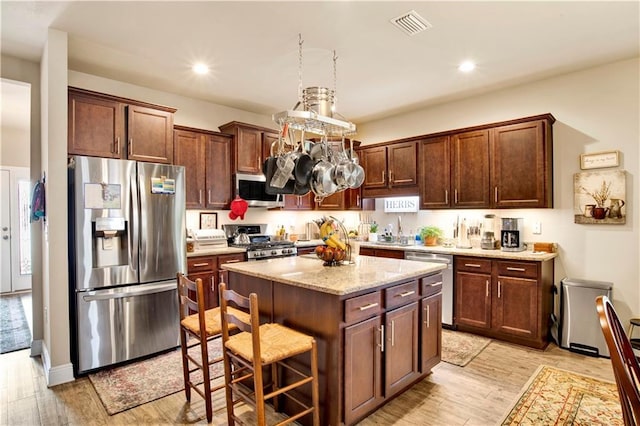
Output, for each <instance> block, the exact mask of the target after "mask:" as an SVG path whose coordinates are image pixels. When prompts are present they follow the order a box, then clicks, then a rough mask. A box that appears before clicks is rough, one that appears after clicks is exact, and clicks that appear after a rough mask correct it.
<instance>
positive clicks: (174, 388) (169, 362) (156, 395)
mask: <svg viewBox="0 0 640 426" xmlns="http://www.w3.org/2000/svg"><path fill="white" fill-rule="evenodd" d="M189 353H190V354H191V355H192V356H193V357H194V358H196V359H197V360H200V348H199V346H196V347H193V348H190V349H189ZM221 354H222V352H221V345H220V339H216V340H213V341H210V342H209V358H214V357H219V356H220V355H221ZM191 365H192V364H191ZM195 374H199V372H197V373H193V375H195ZM210 374H211V377H217V376H220V375H223V374H224V369H223V367H222V363H219V364H216V365H214V366H213V367H212V368H211V370H210ZM89 380H90V381H91V384H93V387H94V388H95V390H96V392H97V393H98V396H99V397H100V401H102V405H104V408H105V409H106V410H107V413H109V415H114V414H117V413H119V412H121V411H125V410H128V409H130V408H133V407H137V406H138V405H142V404H145V403H147V402H151V401H155V400H156V399H160V398H163V397H165V396H167V395H171V394H172V393H176V392H181V391H183V390H184V378H183V376H182V356H181V352H180V348H178V349H176V350H173V351H171V352H167V353H164V354H161V355H158V356H155V357H153V358H149V359H145V360H143V361H138V362H134V363H131V364H127V365H123V366H120V367H115V368H111V369H107V370H101V371H98V372H97V373H93V374H89ZM200 382H202V379H201V378H200V379H199V380H198V381H197V383H200ZM194 394H195V392H193V391H192V392H191V398H192V400H193V398H194ZM195 397H198V395H197V394H195Z"/></svg>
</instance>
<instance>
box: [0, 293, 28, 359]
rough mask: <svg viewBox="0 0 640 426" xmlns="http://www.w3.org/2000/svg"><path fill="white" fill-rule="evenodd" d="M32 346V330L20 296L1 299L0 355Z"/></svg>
mask: <svg viewBox="0 0 640 426" xmlns="http://www.w3.org/2000/svg"><path fill="white" fill-rule="evenodd" d="M29 346H31V330H29V323H27V317H26V316H25V314H24V308H23V307H22V302H21V301H20V295H11V296H2V297H0V353H2V354H5V353H7V352H13V351H18V350H20V349H25V348H28V347H29Z"/></svg>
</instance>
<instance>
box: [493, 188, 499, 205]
mask: <svg viewBox="0 0 640 426" xmlns="http://www.w3.org/2000/svg"><path fill="white" fill-rule="evenodd" d="M493 199H494V200H495V202H496V203H497V202H498V187H497V186H496V187H494V188H493Z"/></svg>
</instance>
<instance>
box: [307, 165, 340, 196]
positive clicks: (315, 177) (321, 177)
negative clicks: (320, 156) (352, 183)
mask: <svg viewBox="0 0 640 426" xmlns="http://www.w3.org/2000/svg"><path fill="white" fill-rule="evenodd" d="M334 171H335V165H333V164H332V163H330V162H329V161H325V160H321V161H318V162H317V163H316V164H315V165H314V166H313V171H312V172H311V190H312V191H313V193H314V194H316V195H317V196H319V197H328V196H329V195H331V194H333V193H334V192H336V191H337V190H338V185H337V184H336V183H335V181H334V177H333V174H334Z"/></svg>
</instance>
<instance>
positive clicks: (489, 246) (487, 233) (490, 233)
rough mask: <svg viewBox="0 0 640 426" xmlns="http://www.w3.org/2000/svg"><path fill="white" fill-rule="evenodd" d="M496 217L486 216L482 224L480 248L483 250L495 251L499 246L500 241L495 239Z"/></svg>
mask: <svg viewBox="0 0 640 426" xmlns="http://www.w3.org/2000/svg"><path fill="white" fill-rule="evenodd" d="M496 220H497V219H496V215H494V214H486V215H484V220H483V222H482V240H481V241H480V247H481V248H482V249H485V250H495V249H497V248H498V247H499V246H500V241H498V240H497V239H496V228H497V227H498V224H497V223H496Z"/></svg>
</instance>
